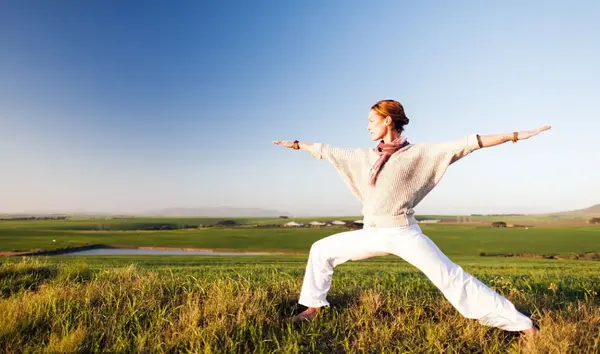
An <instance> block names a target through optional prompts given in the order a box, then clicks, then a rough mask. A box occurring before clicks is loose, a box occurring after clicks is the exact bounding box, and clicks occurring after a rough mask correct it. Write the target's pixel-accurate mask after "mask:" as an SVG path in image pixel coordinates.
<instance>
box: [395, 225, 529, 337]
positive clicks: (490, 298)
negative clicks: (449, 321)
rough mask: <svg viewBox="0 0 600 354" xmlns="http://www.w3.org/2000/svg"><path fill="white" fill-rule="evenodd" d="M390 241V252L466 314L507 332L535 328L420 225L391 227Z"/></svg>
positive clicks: (467, 316) (525, 317)
mask: <svg viewBox="0 0 600 354" xmlns="http://www.w3.org/2000/svg"><path fill="white" fill-rule="evenodd" d="M387 240H388V247H389V250H390V253H393V254H395V255H397V256H399V257H401V258H403V259H404V260H406V261H407V262H409V263H411V264H412V265H413V266H415V267H417V268H418V269H419V270H421V271H422V272H423V273H424V274H425V275H426V276H427V277H428V278H429V279H430V280H431V281H432V282H433V284H434V285H435V286H436V287H437V288H438V289H439V290H440V291H441V292H442V294H443V295H444V297H445V298H446V299H447V300H448V301H449V302H450V303H451V304H452V305H453V306H454V307H455V308H456V309H457V310H458V311H459V312H460V313H461V315H463V316H464V317H466V318H471V319H476V320H478V321H479V322H480V323H481V324H483V325H487V326H493V327H498V328H500V329H503V330H506V331H525V330H528V329H530V328H532V327H533V323H532V321H531V319H529V318H528V317H527V316H525V315H523V314H521V313H520V312H519V311H517V310H516V309H515V307H514V305H513V304H512V303H511V302H510V301H508V300H507V299H506V298H504V297H503V296H501V295H500V294H498V293H496V292H495V291H493V290H492V289H490V288H489V287H488V286H486V285H485V284H483V283H482V282H481V281H479V280H478V279H476V278H475V277H473V276H472V275H471V274H469V273H467V272H465V271H464V270H463V269H462V268H461V267H460V266H458V265H456V264H455V263H453V262H452V261H451V260H450V259H448V257H446V255H444V253H442V251H441V250H440V249H439V248H438V247H437V246H436V245H435V244H434V243H433V241H431V240H430V239H429V238H428V237H427V236H426V235H424V234H423V233H422V231H421V229H420V227H419V226H418V225H414V226H411V227H407V228H399V229H397V230H396V231H395V232H394V231H392V230H390V234H389V235H388V237H387Z"/></svg>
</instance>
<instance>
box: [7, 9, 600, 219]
mask: <svg viewBox="0 0 600 354" xmlns="http://www.w3.org/2000/svg"><path fill="white" fill-rule="evenodd" d="M140 4H141V3H140V2H133V1H131V2H127V1H122V2H107V1H85V2H82V1H53V2H47V1H16V0H15V1H4V2H3V5H2V11H0V78H1V79H0V149H1V150H0V151H2V153H0V166H1V170H0V212H23V211H55V212H64V211H74V210H86V211H114V212H137V211H144V210H149V209H157V208H167V207H212V206H240V207H261V208H269V209H276V210H282V211H288V212H291V213H295V214H298V215H301V214H304V215H306V214H311V215H319V214H338V215H339V214H358V213H359V211H360V205H359V204H358V202H357V201H355V200H354V197H353V196H352V194H351V193H350V191H349V190H348V188H347V187H346V186H345V185H344V183H343V182H342V180H341V179H340V178H339V176H338V174H337V173H336V172H335V170H334V169H333V168H332V167H331V166H330V165H328V163H327V162H325V161H318V160H314V159H312V158H311V157H310V156H309V155H308V154H306V153H303V152H298V151H293V150H287V149H282V148H280V147H277V146H274V145H272V144H271V141H272V140H279V139H289V140H293V139H299V140H304V141H311V142H326V143H330V144H334V145H338V146H344V147H370V146H373V144H374V143H373V142H371V141H370V140H369V135H368V133H367V131H366V123H367V113H368V109H369V107H370V106H371V105H372V104H374V103H375V102H377V101H378V100H380V99H383V98H392V99H396V100H399V101H400V102H402V103H403V104H404V106H405V110H406V112H407V115H408V116H409V118H410V119H411V122H410V124H409V125H408V126H407V130H406V133H405V135H406V136H407V137H408V139H409V141H411V142H413V143H417V142H424V141H441V140H446V139H454V138H458V137H461V136H464V135H466V134H471V133H480V134H494V133H506V132H512V131H513V130H522V129H531V128H536V127H538V126H541V125H545V124H550V125H552V126H553V129H552V130H551V131H549V132H546V133H544V134H542V135H540V136H538V137H536V138H534V139H532V140H529V141H522V142H519V143H518V144H515V145H512V144H504V145H501V146H499V147H494V148H490V149H485V150H482V151H477V152H476V153H474V154H472V155H470V156H468V157H466V158H465V159H464V160H462V161H460V162H459V163H457V164H456V165H453V166H451V168H450V169H449V170H448V172H447V174H446V175H445V177H444V179H443V180H442V182H441V183H440V185H439V186H438V187H437V188H436V189H434V191H433V192H432V193H431V194H430V195H429V196H428V197H427V198H425V200H424V201H423V202H422V203H421V204H420V205H419V206H418V207H417V208H416V210H417V212H418V213H494V212H550V211H557V210H564V209H573V208H584V207H587V206H590V205H592V204H596V203H600V164H598V163H597V162H594V161H597V160H598V151H599V149H598V148H597V140H598V137H597V134H598V132H599V131H600V129H599V128H600V123H599V119H598V114H597V103H598V99H599V98H600V66H599V65H598V63H600V23H599V22H598V18H600V5H599V4H598V3H597V2H593V1H576V2H564V1H561V2H559V1H528V2H526V4H525V3H522V2H519V1H502V2H500V1H495V2H477V1H458V2H451V3H450V2H442V1H439V2H436V1H425V2H412V1H410V2H409V1H404V2H401V1H372V2H363V1H361V2H359V1H354V2H348V1H326V2H322V1H302V2H300V1H298V2H276V1H252V2H248V1H229V2H223V1H212V2H208V1H206V2H191V1H162V2H152V1H149V2H144V6H141V5H140Z"/></svg>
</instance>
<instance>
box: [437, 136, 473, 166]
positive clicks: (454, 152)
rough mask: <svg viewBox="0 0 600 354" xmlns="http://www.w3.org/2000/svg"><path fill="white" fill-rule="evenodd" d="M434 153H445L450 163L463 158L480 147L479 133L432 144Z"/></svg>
mask: <svg viewBox="0 0 600 354" xmlns="http://www.w3.org/2000/svg"><path fill="white" fill-rule="evenodd" d="M431 149H432V151H433V153H434V154H436V155H438V154H443V155H446V156H448V157H449V158H450V164H453V163H455V162H456V161H458V160H460V159H462V158H463V157H465V156H467V155H468V154H470V153H472V152H473V151H475V150H478V149H480V147H479V142H478V141H477V135H476V134H471V135H468V136H464V137H461V138H459V139H455V140H450V141H445V142H441V143H436V144H432V145H431Z"/></svg>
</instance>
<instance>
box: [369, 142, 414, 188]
mask: <svg viewBox="0 0 600 354" xmlns="http://www.w3.org/2000/svg"><path fill="white" fill-rule="evenodd" d="M406 145H408V141H407V140H406V138H405V137H403V136H402V135H401V136H399V137H397V138H396V139H394V140H393V141H392V142H391V143H389V144H386V143H384V142H383V140H382V141H381V142H380V143H379V144H378V145H377V153H378V154H379V159H378V160H377V161H376V162H375V164H374V165H373V167H371V172H370V173H369V175H370V179H371V180H370V182H371V184H373V185H374V184H375V181H376V180H377V175H378V174H379V171H380V170H381V168H382V167H383V165H384V164H385V163H386V162H387V160H388V159H389V158H390V156H392V154H393V153H395V152H396V151H398V150H400V149H402V148H403V147H405V146H406Z"/></svg>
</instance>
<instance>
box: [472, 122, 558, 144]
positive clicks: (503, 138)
mask: <svg viewBox="0 0 600 354" xmlns="http://www.w3.org/2000/svg"><path fill="white" fill-rule="evenodd" d="M550 128H551V126H549V125H545V126H543V127H541V128H537V129H533V130H525V131H521V132H514V133H511V134H495V135H479V136H478V139H479V146H480V147H482V148H484V147H490V146H496V145H500V144H504V143H506V142H507V141H512V142H515V143H516V142H517V141H518V140H525V139H529V138H531V137H533V136H536V135H538V134H539V133H541V132H543V131H546V130H549V129H550Z"/></svg>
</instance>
